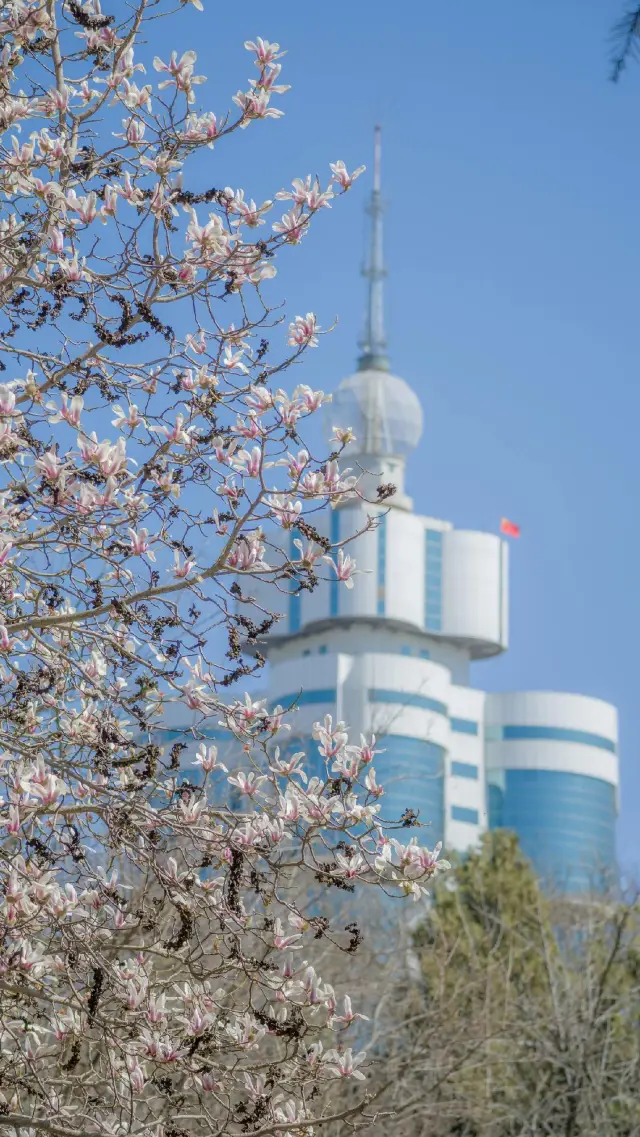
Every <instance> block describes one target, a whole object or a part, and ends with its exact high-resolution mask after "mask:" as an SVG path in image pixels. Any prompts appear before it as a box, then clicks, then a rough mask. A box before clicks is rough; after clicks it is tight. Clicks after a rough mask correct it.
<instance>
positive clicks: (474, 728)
mask: <svg viewBox="0 0 640 1137" xmlns="http://www.w3.org/2000/svg"><path fill="white" fill-rule="evenodd" d="M451 729H452V730H455V732H456V734H473V735H476V736H477V734H478V724H477V722H473V720H472V719H457V718H452V719H451Z"/></svg>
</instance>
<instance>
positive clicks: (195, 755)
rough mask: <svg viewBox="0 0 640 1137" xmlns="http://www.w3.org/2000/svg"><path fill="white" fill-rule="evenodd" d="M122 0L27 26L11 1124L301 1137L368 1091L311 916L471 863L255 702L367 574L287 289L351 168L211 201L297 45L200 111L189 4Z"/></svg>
mask: <svg viewBox="0 0 640 1137" xmlns="http://www.w3.org/2000/svg"><path fill="white" fill-rule="evenodd" d="M190 3H192V4H193V6H194V7H196V8H198V9H199V8H200V7H201V4H200V0H190ZM112 7H113V9H114V10H113V12H112V11H111V10H109V11H108V12H107V11H105V12H104V13H103V11H102V9H101V4H100V0H81V2H80V3H79V4H71V5H70V6H69V5H64V6H63V5H59V6H56V5H53V4H45V3H43V2H42V0H12V3H11V4H9V5H8V6H7V7H6V8H5V10H4V11H3V13H2V15H1V16H0V24H2V36H1V37H0V40H1V46H0V76H1V79H2V82H1V83H0V133H2V134H3V136H4V137H3V154H4V162H3V163H2V170H1V171H0V180H1V182H2V200H3V202H4V205H5V208H4V210H3V211H2V216H1V217H0V243H1V245H2V263H1V265H0V280H1V282H2V290H0V291H1V295H0V305H1V306H2V308H3V317H4V323H3V327H4V328H5V333H6V335H5V338H6V341H7V342H6V350H4V361H5V366H6V372H5V374H4V375H3V380H4V381H3V382H2V383H0V598H1V600H2V625H1V626H0V710H1V712H2V723H3V734H2V754H0V829H1V833H2V841H3V857H2V858H1V859H0V916H1V918H2V922H3V928H4V931H5V934H4V936H3V937H2V938H1V942H0V977H1V978H2V988H3V992H2V995H3V997H2V1000H0V1041H1V1043H2V1046H1V1047H0V1050H1V1051H2V1061H3V1063H4V1074H3V1077H4V1083H6V1085H5V1086H4V1089H5V1094H4V1095H2V1096H0V1107H1V1108H0V1114H2V1115H3V1116H4V1117H5V1120H6V1126H4V1127H5V1128H6V1127H8V1128H10V1129H12V1131H13V1129H16V1127H17V1130H19V1131H23V1132H24V1133H25V1134H27V1133H28V1134H29V1137H30V1135H31V1133H32V1132H33V1133H34V1134H37V1133H39V1132H41V1131H51V1132H52V1133H55V1134H61V1133H66V1132H69V1133H80V1131H83V1132H84V1130H86V1131H87V1132H90V1131H92V1130H95V1131H96V1133H99V1134H100V1135H103V1137H120V1134H121V1133H123V1132H124V1129H127V1131H129V1130H130V1131H131V1132H134V1133H139V1134H140V1137H162V1135H161V1133H160V1130H158V1125H160V1127H161V1128H162V1126H163V1125H164V1127H165V1129H167V1126H168V1125H169V1124H173V1123H174V1122H175V1125H176V1126H177V1127H178V1129H180V1128H181V1127H182V1128H184V1125H186V1126H187V1128H188V1127H189V1124H190V1122H188V1121H187V1120H185V1119H187V1118H190V1119H196V1120H195V1122H194V1123H195V1124H196V1125H200V1127H201V1128H202V1126H204V1128H207V1126H209V1128H211V1127H213V1128H214V1129H217V1130H220V1129H221V1127H222V1129H223V1128H224V1127H225V1125H227V1123H228V1120H229V1115H228V1107H229V1103H232V1104H233V1108H234V1110H235V1108H236V1106H237V1107H238V1109H240V1107H241V1105H242V1104H243V1103H250V1106H249V1104H248V1105H247V1109H248V1112H247V1113H246V1115H245V1120H247V1123H248V1124H249V1127H250V1128H251V1127H254V1128H255V1125H258V1127H259V1128H260V1129H261V1130H264V1132H265V1133H275V1134H276V1137H278V1135H280V1137H299V1135H300V1133H301V1131H302V1130H304V1131H305V1132H307V1131H308V1133H309V1134H311V1133H312V1132H313V1131H315V1129H316V1128H317V1126H318V1124H319V1123H320V1122H321V1121H322V1120H323V1119H325V1120H326V1118H327V1117H328V1116H329V1115H330V1113H331V1111H332V1109H333V1104H332V1100H331V1099H332V1095H333V1094H334V1093H335V1082H334V1078H335V1077H342V1078H352V1079H354V1080H355V1082H356V1083H357V1082H358V1081H361V1080H362V1077H363V1074H362V1071H361V1069H360V1067H361V1066H362V1063H363V1061H364V1055H363V1054H356V1055H355V1056H354V1055H353V1053H352V1051H350V1050H345V1049H344V1048H343V1040H344V1038H345V1036H346V1032H347V1031H349V1030H351V1031H352V1032H353V1029H354V1027H353V1024H354V1022H355V1020H357V1019H359V1020H360V1021H359V1023H358V1029H359V1030H361V1029H363V1021H362V1020H363V1018H364V1016H363V1013H362V1012H363V1010H365V1009H366V1008H360V1007H359V1006H358V1000H357V999H356V998H355V995H354V992H353V989H351V991H350V980H351V974H352V973H351V964H350V961H351V957H352V955H353V954H354V952H355V951H356V950H357V947H358V935H357V934H356V932H353V933H352V935H353V941H352V942H351V943H349V942H347V944H345V943H344V939H345V937H344V936H343V935H342V929H341V928H338V927H336V928H335V929H334V928H333V926H332V921H331V920H330V921H329V927H328V929H325V926H324V923H323V919H322V917H321V916H319V912H323V911H325V910H327V911H329V910H330V906H331V902H332V899H333V897H334V896H336V897H338V896H339V891H340V890H342V892H344V893H346V894H349V896H351V895H352V893H357V900H358V903H359V902H360V899H361V898H362V899H363V900H364V902H365V904H366V898H367V895H368V892H367V890H371V889H373V890H374V895H375V893H376V891H377V892H381V893H389V894H391V895H392V896H394V897H396V898H398V899H399V900H401V899H403V898H407V897H408V898H413V899H418V898H419V897H420V896H422V895H423V894H424V891H425V889H427V888H428V887H430V885H431V883H432V882H433V880H434V878H435V877H436V874H438V873H439V872H440V871H442V869H443V868H446V862H445V861H443V859H442V858H441V857H439V855H438V854H439V848H438V847H436V848H435V849H431V848H427V847H424V846H422V845H420V844H419V841H418V839H417V838H416V836H415V831H414V830H411V832H412V835H413V839H412V840H410V841H405V842H402V841H400V840H396V836H397V837H400V836H402V833H403V831H402V830H399V829H398V827H397V823H398V820H399V819H397V818H394V817H392V816H387V815H386V813H385V809H384V803H385V802H386V800H387V799H386V798H384V797H383V787H382V786H381V785H379V784H378V782H377V780H376V774H375V769H374V762H375V761H377V758H376V755H377V753H379V751H378V748H377V744H376V740H375V738H369V737H368V736H367V737H366V738H362V737H361V738H360V739H359V740H358V739H357V738H353V739H350V735H349V728H348V726H347V724H345V723H344V722H342V721H340V720H338V721H336V720H335V719H332V718H331V717H330V716H326V717H324V718H322V717H320V718H319V721H318V722H317V723H316V724H315V726H314V730H313V735H314V737H313V740H312V741H311V742H310V744H309V745H308V746H307V745H304V744H302V743H300V745H298V744H297V743H296V741H295V739H296V738H297V737H298V735H299V729H300V724H299V723H298V721H297V718H296V709H295V708H296V705H297V701H298V700H297V699H296V688H295V685H292V687H291V688H289V689H290V690H291V692H292V694H291V698H288V699H287V702H288V703H290V704H292V705H291V706H289V707H287V708H285V707H283V706H281V705H276V706H273V705H271V704H270V703H268V702H267V701H266V700H265V699H264V698H260V697H258V696H257V695H256V693H255V690H253V691H248V693H247V694H244V695H238V694H236V693H235V692H238V691H239V690H242V691H243V692H244V690H245V688H249V687H251V685H252V684H253V683H254V682H255V680H256V679H257V680H258V681H259V678H260V671H261V668H262V665H263V662H264V660H263V654H264V648H263V644H264V640H265V638H266V637H267V636H268V635H269V634H270V633H271V632H272V630H273V628H274V627H275V626H277V621H278V619H279V616H280V614H281V611H282V608H283V596H287V597H291V596H293V597H295V592H296V590H302V589H305V591H306V590H309V591H310V592H313V590H314V589H315V588H324V587H326V586H327V585H326V581H324V580H323V579H322V578H323V575H326V574H323V573H322V571H321V569H322V568H323V567H324V566H323V565H322V560H323V558H325V561H326V560H327V558H328V560H329V562H330V564H331V566H332V567H331V574H332V575H334V574H335V575H334V579H335V576H337V578H338V579H339V580H342V581H344V583H345V584H346V585H347V586H348V587H351V586H352V585H353V581H354V579H355V580H357V577H356V576H355V572H356V570H355V563H354V562H353V560H352V558H351V557H349V556H347V555H346V553H345V551H344V549H345V548H346V547H348V546H347V545H346V541H347V540H348V535H347V534H342V541H341V543H340V544H339V547H338V546H337V545H336V547H335V548H334V549H333V550H332V549H331V547H330V544H329V542H328V541H327V539H326V538H325V537H324V536H323V534H324V533H325V532H326V531H327V527H326V525H324V519H323V518H322V517H318V513H319V511H321V510H322V509H323V508H325V507H327V508H331V507H332V506H335V505H336V504H338V503H340V502H343V501H346V500H348V499H349V498H350V497H352V496H354V495H355V494H356V493H357V492H358V489H357V480H356V477H355V475H353V474H352V472H351V471H350V470H344V469H341V468H340V466H339V464H338V462H337V461H336V458H335V457H332V456H331V455H327V454H326V453H324V454H323V453H317V452H316V450H315V449H314V448H312V447H311V446H307V445H305V443H304V441H303V440H300V438H301V435H302V434H303V433H304V432H305V430H306V423H307V419H309V418H310V416H312V415H317V414H318V413H319V412H321V411H322V408H324V407H325V405H326V404H327V402H328V400H329V396H328V395H327V394H326V393H325V392H324V391H322V390H320V389H316V388H313V387H310V386H309V385H307V384H305V383H298V384H297V385H296V384H295V383H291V382H290V381H289V380H290V377H291V374H292V372H291V371H290V368H289V365H290V364H292V363H293V362H296V363H297V362H298V361H299V360H300V358H301V357H302V356H303V355H304V352H305V351H307V350H308V349H309V348H313V347H316V346H317V344H318V341H319V334H320V328H319V325H318V324H317V322H316V319H315V316H314V315H313V314H312V313H307V314H306V315H299V316H295V314H293V313H290V312H289V313H287V312H286V311H285V312H282V311H281V310H280V307H279V305H280V303H281V300H282V298H281V297H279V296H278V293H277V290H276V291H275V292H274V291H273V289H274V285H273V281H274V278H275V274H276V264H275V262H276V261H277V258H278V256H279V255H280V252H281V249H282V246H283V245H284V244H287V245H292V246H294V245H297V244H299V243H300V241H301V238H302V236H303V235H304V234H305V233H306V232H307V230H308V229H309V227H310V226H311V225H316V224H318V225H323V224H325V223H328V222H329V221H330V218H331V216H332V215H331V213H328V212H327V210H328V209H329V207H330V206H333V205H334V202H335V203H336V204H337V203H338V201H339V198H340V195H341V192H342V191H344V190H346V189H348V188H349V186H350V185H351V184H352V182H353V180H354V178H355V177H356V176H357V173H358V171H356V173H355V174H353V175H349V174H348V173H347V171H346V168H345V167H344V166H343V164H342V163H337V164H335V165H334V166H333V167H332V177H331V181H330V182H329V184H326V183H323V182H321V181H320V179H319V178H316V177H311V176H302V177H296V178H294V180H293V182H292V186H291V188H290V189H289V190H287V191H284V190H280V191H277V185H272V186H271V187H270V188H269V187H266V188H265V191H264V197H260V198H255V199H254V198H252V197H251V193H250V192H249V190H248V189H243V188H242V187H235V188H234V189H233V190H230V189H224V188H220V186H224V182H221V181H219V180H218V178H217V177H214V178H212V179H207V178H206V177H205V179H204V181H203V173H202V172H203V170H205V168H206V165H207V162H206V161H204V163H203V158H205V157H206V152H207V153H208V150H207V148H210V147H211V146H212V145H214V143H215V146H216V149H217V153H216V158H218V156H220V157H223V155H222V154H221V153H220V148H221V147H224V145H225V144H226V137H227V136H228V135H230V134H232V133H234V132H236V134H237V138H238V139H240V138H243V137H244V138H248V139H249V140H250V138H251V132H250V133H249V135H248V136H247V135H244V136H243V135H241V134H240V131H243V130H246V128H247V127H248V126H249V125H252V127H253V128H254V129H260V130H262V129H264V130H265V131H269V130H271V129H272V128H273V127H274V125H275V123H274V121H273V120H276V119H277V118H278V117H279V116H280V115H281V113H282V112H281V110H280V109H279V106H278V105H277V103H278V100H279V98H280V97H281V96H283V95H284V94H285V92H286V91H287V89H288V88H287V84H286V82H285V81H284V79H286V76H284V75H283V71H282V67H283V62H284V52H283V51H282V50H281V49H280V47H279V45H278V44H275V43H271V42H269V41H268V40H266V39H260V38H257V39H254V40H248V41H247V43H246V47H247V49H248V50H249V51H250V52H251V53H252V57H253V62H254V63H255V67H253V66H252V68H251V71H252V73H253V77H252V78H251V79H249V80H248V82H246V83H245V84H244V88H243V89H242V90H240V91H239V92H238V94H237V95H236V96H235V99H234V100H233V102H232V110H231V111H230V112H229V113H214V112H213V110H208V109H203V110H202V111H201V110H200V109H198V108H197V107H196V96H197V88H198V87H199V86H200V85H201V84H202V82H203V80H204V76H203V75H199V74H196V70H195V69H196V62H197V60H196V52H195V50H194V46H195V47H197V48H198V51H199V56H200V57H203V56H204V55H205V54H208V55H209V56H210V55H211V52H210V45H209V44H208V42H207V41H206V37H205V38H204V39H203V38H201V43H199V44H198V43H196V44H195V45H194V41H193V40H192V41H191V43H190V42H189V40H188V39H187V40H185V39H184V37H185V35H186V36H187V37H188V36H189V30H190V28H191V23H192V20H191V15H192V13H191V12H190V10H189V8H188V7H187V4H186V3H185V4H182V5H178V6H177V10H176V11H174V12H170V11H169V9H167V12H168V13H169V14H168V16H167V18H168V19H170V20H171V21H172V23H170V24H167V25H164V24H161V25H158V24H157V20H158V19H159V18H161V19H164V18H165V16H164V15H163V14H162V12H161V11H160V8H158V7H157V6H154V5H151V6H149V5H141V6H138V8H137V9H136V12H135V13H134V14H133V16H132V14H131V12H130V11H129V9H128V8H127V6H126V5H125V6H122V5H120V6H119V5H113V6H112ZM54 8H55V9H56V11H55V12H54ZM58 8H59V9H60V10H59V11H58ZM63 8H64V10H63ZM169 8H170V6H169ZM120 9H122V11H121V10H120ZM54 16H55V17H56V18H55V21H54ZM148 21H153V22H152V23H148ZM150 40H151V41H152V42H155V43H168V44H169V45H173V44H174V43H175V44H178V43H179V44H180V45H181V46H180V50H179V51H178V50H176V51H175V52H173V53H172V54H171V55H170V57H169V59H168V60H167V59H165V58H161V57H158V56H156V57H155V58H154V57H153V54H150V53H149V51H148V48H147V44H148V42H149V41H150ZM223 50H224V45H223ZM203 70H204V68H203ZM43 76H45V77H46V76H49V78H44V79H43ZM240 81H242V80H240ZM204 90H205V91H206V88H204ZM224 105H227V104H224ZM25 123H27V124H28V128H27V127H25V129H24V130H23V132H22V134H21V133H20V127H21V126H22V124H25ZM265 138H266V136H265ZM266 143H267V145H268V139H266ZM217 165H219V163H217ZM265 170H266V174H267V176H268V172H269V171H268V163H267V165H266V167H265ZM212 181H213V182H214V183H215V185H216V186H217V187H218V188H214V186H213V185H212V184H211V182H212ZM274 191H277V192H274ZM276 200H280V201H283V202H284V203H285V204H284V205H283V208H284V209H285V210H286V211H287V212H286V213H285V215H284V218H282V219H281V220H280V219H276V220H275V223H274V224H273V226H271V225H268V224H267V223H266V222H267V220H268V218H267V214H268V212H269V210H270V209H271V208H272V202H274V201H276ZM185 313H189V315H188V316H185ZM281 316H282V318H283V319H284V321H285V323H284V326H285V328H288V332H287V335H286V337H285V336H281V335H279V334H274V331H273V329H274V320H275V322H276V323H277V322H278V321H279V320H280V318H281ZM185 321H186V322H185ZM285 340H288V342H287V343H285V342H284V341H285ZM22 359H24V360H26V361H27V362H26V364H25V368H27V367H28V370H27V371H26V374H25V373H24V372H23V373H22V375H21V376H20V377H16V373H14V372H13V371H12V370H11V366H12V363H11V361H12V360H13V361H14V363H16V361H19V360H22ZM17 374H20V373H19V372H17ZM109 421H110V422H111V425H112V427H113V428H114V429H115V430H116V432H117V433H116V435H115V436H114V439H110V438H106V437H105V423H106V422H109ZM70 428H72V429H71V430H70ZM351 438H352V434H351V432H349V431H348V430H343V429H338V428H337V429H336V430H335V431H334V438H333V439H332V442H331V446H333V445H334V443H337V444H338V446H345V445H347V443H348V442H349V441H350V440H351ZM272 475H273V480H271V479H272ZM345 516H346V514H345ZM283 530H288V533H286V534H285V533H283ZM334 544H335V543H334ZM343 546H344V548H343ZM269 586H271V587H269ZM269 593H271V599H269ZM286 602H287V601H286V600H285V603H286ZM305 733H306V732H305ZM222 759H224V761H222ZM390 828H391V832H392V833H393V834H394V836H393V837H392V836H390V835H389V829H390ZM312 898H313V899H312ZM357 910H358V909H357V908H355V909H354V911H357ZM327 918H328V917H327ZM347 930H348V931H349V929H347ZM334 931H335V933H336V934H335V935H334ZM356 931H357V929H356ZM329 944H331V945H332V947H331V950H330V951H327V950H326V948H327V946H328V945H329ZM334 956H335V958H334ZM320 959H322V960H323V968H324V974H320V963H319V961H320ZM364 1029H366V1028H364ZM297 1032H299V1038H298V1039H297V1041H296V1038H297ZM5 1075H6V1076H5ZM356 1088H357V1087H356ZM174 1090H175V1093H174ZM176 1095H177V1096H176ZM353 1103H354V1104H353V1113H351V1107H350V1114H349V1116H350V1118H351V1117H353V1122H352V1123H353V1124H354V1126H356V1127H357V1124H358V1119H357V1113H358V1110H359V1109H360V1108H361V1107H362V1108H363V1107H364V1104H365V1097H364V1096H363V1097H362V1098H361V1099H359V1098H358V1095H357V1094H355V1095H354V1098H353ZM240 1116H241V1114H238V1117H240ZM350 1123H351V1121H350ZM3 1124H4V1123H0V1129H3ZM240 1127H242V1125H241V1126H240ZM167 1132H168V1129H167Z"/></svg>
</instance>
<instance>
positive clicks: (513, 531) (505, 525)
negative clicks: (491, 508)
mask: <svg viewBox="0 0 640 1137" xmlns="http://www.w3.org/2000/svg"><path fill="white" fill-rule="evenodd" d="M500 532H501V533H506V535H507V537H519V536H520V526H519V525H516V524H515V522H514V521H508V520H507V518H506V517H503V518H502V521H501V522H500Z"/></svg>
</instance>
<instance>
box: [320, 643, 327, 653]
mask: <svg viewBox="0 0 640 1137" xmlns="http://www.w3.org/2000/svg"><path fill="white" fill-rule="evenodd" d="M326 654H327V645H326V644H320V647H319V648H318V655H326Z"/></svg>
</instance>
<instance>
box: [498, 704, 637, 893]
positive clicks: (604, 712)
mask: <svg viewBox="0 0 640 1137" xmlns="http://www.w3.org/2000/svg"><path fill="white" fill-rule="evenodd" d="M485 716H486V727H485V732H486V744H485V745H486V769H487V782H488V792H489V819H490V824H491V826H492V828H507V829H515V831H516V832H517V834H518V836H519V838H520V843H521V845H522V848H523V850H524V852H525V853H526V854H527V855H528V856H529V857H530V858H531V860H532V862H533V864H534V865H535V867H536V869H537V870H538V872H539V873H540V875H541V876H542V877H543V879H544V880H545V881H546V882H548V883H549V884H551V885H553V886H555V887H557V888H559V889H561V890H563V891H565V890H566V891H571V892H576V891H590V890H593V889H599V888H601V887H603V886H607V885H609V884H611V883H612V882H613V881H614V880H615V877H616V853H615V824H616V817H617V813H618V758H617V750H618V716H617V712H616V709H615V707H612V706H611V705H610V704H609V703H604V702H602V701H601V700H600V699H591V698H587V697H586V696H585V695H563V694H557V693H552V692H546V691H526V692H518V693H515V694H500V695H487V698H486V707H485Z"/></svg>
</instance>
